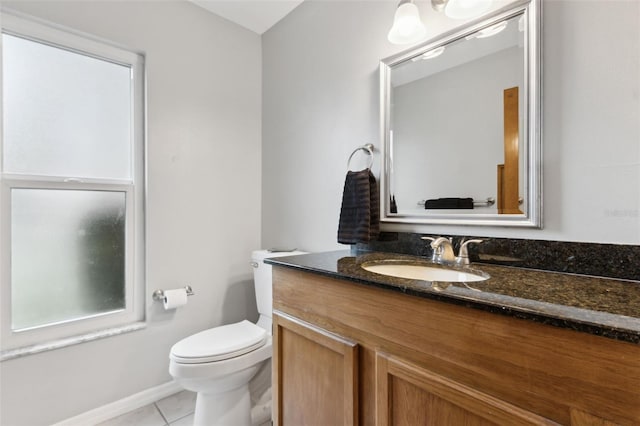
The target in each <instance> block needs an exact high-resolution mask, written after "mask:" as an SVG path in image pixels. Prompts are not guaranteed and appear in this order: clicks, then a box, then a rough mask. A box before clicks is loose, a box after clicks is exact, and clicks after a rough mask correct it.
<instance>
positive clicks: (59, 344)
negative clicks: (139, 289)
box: [0, 322, 147, 362]
mask: <svg viewBox="0 0 640 426" xmlns="http://www.w3.org/2000/svg"><path fill="white" fill-rule="evenodd" d="M146 327H147V324H146V323H145V322H135V323H133V324H127V325H123V326H120V327H114V328H107V329H105V330H100V331H94V332H91V333H87V334H80V335H78V336H72V337H67V338H64V339H58V340H52V341H49V342H44V343H38V344H36V345H31V346H24V347H21V348H16V349H8V350H6V351H2V352H1V353H0V362H4V361H8V360H10V359H15V358H21V357H23V356H27V355H33V354H38V353H40V352H47V351H53V350H55V349H62V348H66V347H67V346H73V345H77V344H80V343H85V342H91V341H94V340H98V339H104V338H105V337H111V336H118V335H120V334H125V333H130V332H132V331H137V330H142V329H144V328H146Z"/></svg>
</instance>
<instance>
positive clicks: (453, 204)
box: [424, 198, 473, 209]
mask: <svg viewBox="0 0 640 426" xmlns="http://www.w3.org/2000/svg"><path fill="white" fill-rule="evenodd" d="M424 208H425V209H472V208H473V198H436V199H431V200H427V202H426V203H424Z"/></svg>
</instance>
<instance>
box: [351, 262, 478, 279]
mask: <svg viewBox="0 0 640 426" xmlns="http://www.w3.org/2000/svg"><path fill="white" fill-rule="evenodd" d="M362 268H363V269H364V270H366V271H369V272H373V273H375V274H381V275H387V276H390V277H399V278H409V279H412V280H423V281H444V282H455V283H465V282H476V281H484V280H486V279H489V278H490V277H489V275H487V274H485V273H483V272H480V271H461V270H458V269H449V268H446V267H439V266H428V265H416V264H406V263H395V262H394V263H365V264H363V265H362Z"/></svg>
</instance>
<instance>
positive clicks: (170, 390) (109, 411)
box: [53, 380, 182, 426]
mask: <svg viewBox="0 0 640 426" xmlns="http://www.w3.org/2000/svg"><path fill="white" fill-rule="evenodd" d="M181 390H182V387H181V386H180V385H179V384H178V383H177V382H175V381H173V380H172V381H170V382H167V383H163V384H161V385H159V386H155V387H153V388H150V389H145V390H143V391H142V392H138V393H136V394H133V395H130V396H128V397H126V398H123V399H121V400H118V401H115V402H112V403H110V404H107V405H103V406H102V407H98V408H95V409H93V410H90V411H87V412H85V413H82V414H79V415H77V416H74V417H71V418H69V419H67V420H63V421H61V422H60V423H56V424H54V425H53V426H87V425H95V424H98V423H100V422H104V421H105V420H109V419H112V418H114V417H117V416H120V415H122V414H125V413H128V412H129V411H133V410H135V409H138V408H140V407H144V406H145V405H148V404H151V403H153V402H156V401H158V400H159V399H162V398H165V397H167V396H169V395H173V394H174V393H177V392H180V391H181Z"/></svg>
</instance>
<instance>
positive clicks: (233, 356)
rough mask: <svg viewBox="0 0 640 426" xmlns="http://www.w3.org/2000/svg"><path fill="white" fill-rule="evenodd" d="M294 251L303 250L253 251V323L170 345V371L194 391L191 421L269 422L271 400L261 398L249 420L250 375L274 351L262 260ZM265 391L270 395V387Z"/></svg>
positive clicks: (245, 425) (267, 274)
mask: <svg viewBox="0 0 640 426" xmlns="http://www.w3.org/2000/svg"><path fill="white" fill-rule="evenodd" d="M295 254H302V252H299V251H291V252H277V253H271V252H268V251H266V250H259V251H254V252H253V253H252V257H251V260H252V265H253V266H254V285H255V288H256V302H257V306H258V312H259V314H260V317H259V319H258V322H257V323H256V324H254V323H252V322H250V321H247V320H243V321H240V322H237V323H234V324H227V325H223V326H220V327H215V328H211V329H208V330H204V331H201V332H199V333H196V334H194V335H192V336H189V337H186V338H185V339H182V340H180V341H179V342H178V343H176V344H175V345H173V347H172V348H171V352H170V355H169V373H170V374H171V376H172V377H173V378H174V379H175V380H176V381H178V383H180V384H181V385H182V386H183V387H184V388H185V389H187V390H190V391H193V392H197V398H196V409H195V414H194V425H196V426H199V425H203V426H204V425H206V426H215V425H220V426H222V425H225V426H226V425H233V426H250V425H252V424H261V423H265V422H267V421H269V420H271V415H270V412H269V411H268V410H267V411H266V412H265V406H267V407H268V406H270V404H269V403H268V401H267V403H265V402H264V401H263V400H261V403H262V404H261V407H260V410H256V412H257V413H258V414H257V415H255V413H254V418H253V419H252V416H251V395H250V392H249V383H250V381H251V379H252V378H254V376H255V375H256V373H257V372H258V371H259V370H260V369H261V368H262V367H264V366H265V364H266V363H268V362H269V361H270V359H271V355H272V341H271V297H272V296H271V294H272V293H271V266H270V265H266V264H264V263H263V262H262V261H263V260H264V259H265V258H267V257H277V256H292V255H295ZM267 367H268V366H267ZM269 385H270V381H269V383H268V384H267V386H269ZM263 394H264V395H267V396H268V395H270V388H269V389H266V390H265V391H264V392H263Z"/></svg>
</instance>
